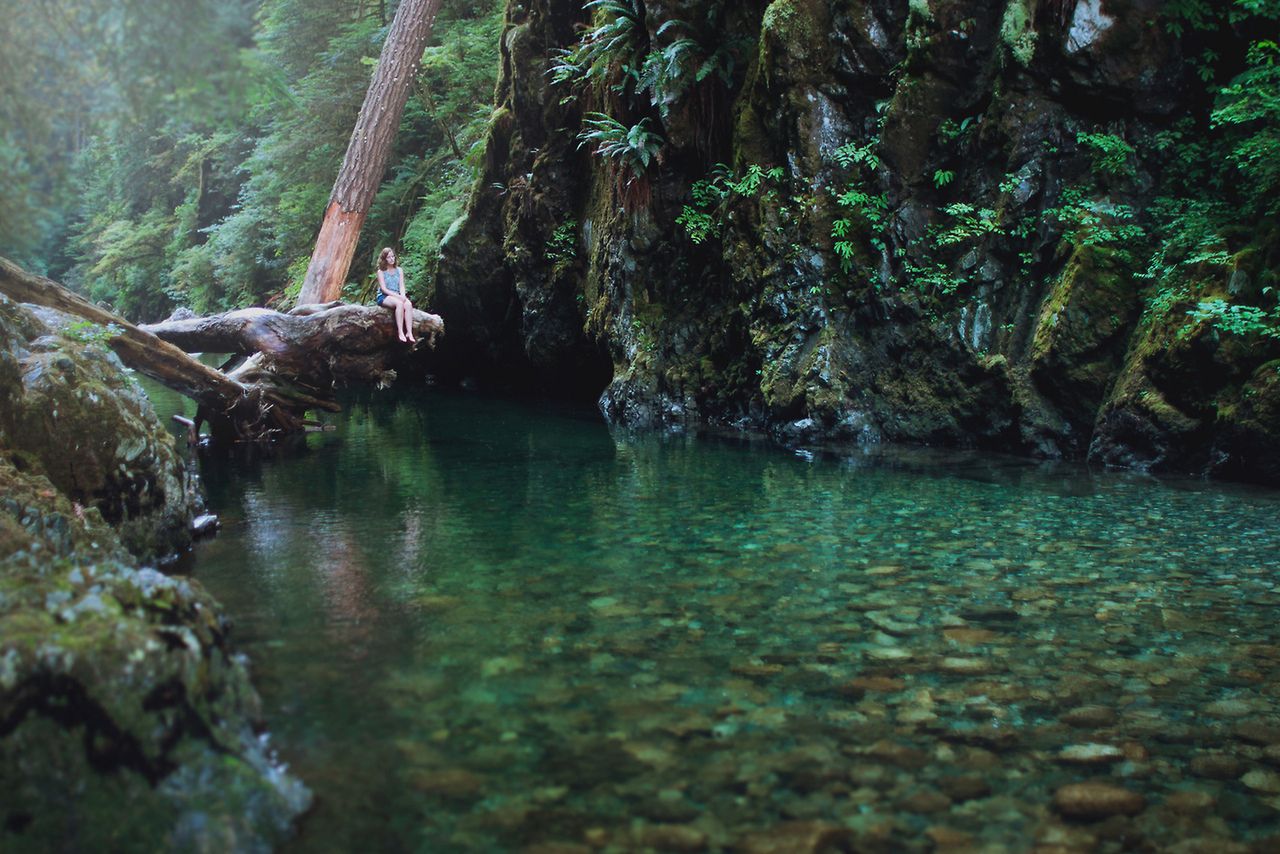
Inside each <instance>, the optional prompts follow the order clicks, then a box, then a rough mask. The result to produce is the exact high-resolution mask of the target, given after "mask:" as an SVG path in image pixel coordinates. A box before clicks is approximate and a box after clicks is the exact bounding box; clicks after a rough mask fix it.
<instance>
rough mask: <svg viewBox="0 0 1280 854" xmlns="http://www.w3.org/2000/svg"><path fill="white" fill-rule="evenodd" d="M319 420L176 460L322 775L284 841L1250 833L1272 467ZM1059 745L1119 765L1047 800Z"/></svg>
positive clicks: (917, 843) (216, 579)
mask: <svg viewBox="0 0 1280 854" xmlns="http://www.w3.org/2000/svg"><path fill="white" fill-rule="evenodd" d="M337 425H338V429H337V430H336V432H333V433H326V434H317V435H313V436H309V437H308V438H307V440H306V443H305V449H304V450H302V451H301V452H298V453H294V454H286V455H279V456H278V458H276V459H267V460H258V461H255V462H243V461H241V462H213V461H207V462H206V463H205V466H204V476H205V483H206V486H207V490H208V498H209V504H210V508H211V510H213V511H214V512H217V513H218V514H220V515H221V518H222V522H223V530H222V532H221V533H220V534H219V535H218V537H217V538H216V539H214V540H212V541H210V542H207V543H205V544H203V545H201V546H200V547H199V549H198V551H197V554H196V560H195V564H194V574H195V576H196V577H197V578H199V579H200V580H201V581H202V582H203V583H204V584H205V585H206V586H207V587H208V588H209V589H210V590H211V591H212V592H213V593H214V594H215V595H216V596H217V597H218V598H219V599H220V600H221V601H222V602H223V604H224V605H225V606H226V608H227V610H228V612H229V613H230V614H231V615H232V617H233V618H234V620H235V623H236V628H235V634H234V640H235V642H236V643H237V645H238V647H239V648H240V649H241V650H243V651H244V652H246V653H247V654H248V656H249V658H250V659H251V661H252V663H253V670H254V675H255V680H256V684H257V686H258V689H259V690H260V692H261V694H262V697H263V700H264V704H265V717H266V720H267V723H268V725H269V728H270V730H271V732H272V733H273V736H272V738H273V742H274V744H275V745H276V747H277V749H278V750H279V752H280V754H281V755H282V756H283V758H284V759H285V760H286V761H287V762H288V763H289V764H290V765H291V767H292V769H293V771H295V772H296V773H297V774H298V775H300V776H301V777H302V778H303V779H304V780H306V782H307V783H308V784H309V785H310V786H311V787H312V788H313V789H314V791H315V793H316V795H317V806H316V808H315V810H314V812H313V813H312V814H311V815H310V816H308V817H307V819H306V820H305V821H304V823H303V824H302V827H301V831H300V835H299V837H298V839H297V841H296V843H295V844H294V846H293V847H294V848H295V849H296V850H299V851H311V850H355V849H369V850H417V851H451V850H513V849H514V850H519V849H521V848H524V847H527V846H532V845H536V844H538V843H565V844H568V843H573V844H578V845H588V846H590V847H592V848H594V849H605V850H615V851H623V850H640V849H642V848H644V847H649V848H651V849H654V850H702V849H704V848H705V849H709V850H724V849H728V848H731V847H734V846H737V847H739V848H742V849H743V850H757V849H755V848H753V846H762V845H767V844H774V845H775V847H774V848H772V849H759V850H779V851H784V850H805V846H806V845H809V844H811V843H812V841H813V840H814V839H818V838H830V839H834V838H836V837H838V836H840V834H843V833H847V834H850V835H852V836H854V837H856V838H857V839H859V840H861V844H863V845H865V846H870V847H875V846H879V847H880V848H882V849H883V850H927V849H930V848H932V847H934V846H935V845H936V846H939V847H946V846H947V845H962V846H963V845H965V844H971V845H973V846H976V847H977V848H979V849H980V850H992V851H999V850H1009V851H1021V850H1029V849H1031V848H1032V847H1034V846H1035V845H1037V844H1040V845H1045V846H1052V845H1062V846H1066V848H1067V849H1071V850H1076V849H1079V850H1089V849H1091V848H1097V849H1099V850H1109V849H1116V850H1119V849H1120V848H1122V847H1126V846H1134V845H1136V846H1138V847H1141V846H1143V845H1145V846H1147V847H1150V848H1156V849H1164V848H1167V847H1170V846H1172V845H1174V844H1176V843H1181V842H1183V841H1185V840H1188V839H1198V838H1204V839H1205V840H1207V842H1206V844H1208V845H1210V846H1218V847H1215V848H1213V850H1228V849H1226V848H1222V847H1221V846H1223V845H1225V844H1226V841H1228V840H1234V841H1236V842H1246V841H1247V842H1251V843H1255V844H1261V843H1258V840H1261V839H1263V838H1266V837H1268V836H1269V835H1271V834H1275V833H1277V832H1280V812H1278V810H1280V767H1277V765H1278V764H1280V747H1277V746H1275V745H1276V744H1280V713H1278V710H1277V697H1278V696H1280V669H1278V667H1280V642H1278V641H1277V637H1276V614H1277V606H1280V589H1277V582H1278V581H1280V578H1278V576H1277V570H1278V569H1280V562H1278V560H1280V558H1278V555H1280V526H1278V525H1277V523H1276V521H1277V511H1278V510H1280V500H1277V497H1278V496H1277V493H1275V492H1271V491H1264V490H1252V489H1242V488H1232V487H1226V486H1208V485H1203V484H1171V483H1167V482H1164V483H1162V482H1157V481H1153V480H1151V479H1147V478H1141V477H1136V476H1121V475H1103V474H1096V473H1090V472H1088V471H1086V470H1085V469H1083V468H1080V467H1071V466H1048V465H1039V464H1033V463H1027V462H1022V461H1016V460H1009V459H1000V458H994V457H984V456H981V455H974V454H948V453H934V452H921V451H901V450H897V451H895V450H890V449H882V450H875V451H867V452H850V453H849V454H848V455H847V456H845V457H841V456H840V455H805V454H795V453H789V452H785V451H781V450H778V449H775V448H770V447H766V446H759V445H753V444H748V443H735V442H726V441H698V440H693V439H684V438H671V437H659V436H653V435H639V436H633V435H627V434H621V433H611V432H610V431H609V430H608V429H606V428H605V427H604V426H603V425H602V424H600V423H599V421H598V420H597V419H596V417H595V414H594V413H591V412H588V413H577V412H565V411H556V410H551V409H547V408H539V407H531V406H526V405H520V404H514V403H506V402H500V401H494V400H488V399H481V398H475V397H467V396H460V395H457V394H453V393H444V392H433V391H429V390H421V391H414V390H400V391H397V392H393V393H390V392H389V393H380V394H376V395H365V396H361V397H357V398H354V399H352V400H350V401H348V407H347V409H346V411H345V413H344V414H343V415H342V416H341V417H339V418H338V419H337ZM1087 781H1095V782H1104V783H1107V784H1110V785H1112V786H1115V787H1119V788H1122V789H1125V790H1128V791H1129V792H1131V793H1137V794H1138V795H1140V796H1141V799H1140V800H1135V799H1133V798H1132V797H1131V796H1126V795H1124V793H1119V794H1117V793H1115V792H1113V791H1111V790H1093V791H1086V792H1084V793H1083V794H1081V793H1080V791H1079V790H1075V796H1076V797H1077V800H1079V799H1080V798H1083V799H1084V800H1086V801H1087V800H1088V799H1089V798H1090V797H1094V798H1097V799H1099V800H1100V802H1101V803H1103V806H1101V807H1096V808H1087V809H1086V811H1088V810H1089V809H1092V810H1094V811H1095V813H1096V815H1097V817H1095V818H1073V817H1070V816H1066V815H1064V812H1067V813H1070V812H1072V811H1079V810H1080V809H1082V808H1081V807H1080V805H1079V803H1076V804H1075V805H1074V806H1073V805H1072V804H1070V803H1067V801H1068V800H1069V798H1068V796H1067V795H1058V797H1059V798H1060V799H1063V800H1061V801H1060V802H1059V804H1058V805H1056V806H1055V804H1054V797H1055V793H1057V792H1059V790H1060V789H1061V788H1062V787H1064V786H1067V785H1068V784H1072V783H1079V782H1087ZM1069 791H1070V790H1069ZM1108 798H1110V799H1111V800H1110V801H1108ZM1108 814H1113V815H1111V817H1107V815H1108ZM778 846H781V847H778ZM548 850H550V849H548ZM563 850H566V851H567V850H577V849H573V848H564V849H563ZM583 850H585V849H583ZM1064 850H1065V849H1064Z"/></svg>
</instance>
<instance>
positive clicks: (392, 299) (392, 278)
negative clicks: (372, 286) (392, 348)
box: [377, 246, 418, 342]
mask: <svg viewBox="0 0 1280 854" xmlns="http://www.w3.org/2000/svg"><path fill="white" fill-rule="evenodd" d="M377 299H378V305H389V306H391V307H392V308H394V309H395V310H396V332H397V333H398V334H399V335H400V340H401V341H409V342H416V341H417V340H418V339H417V338H414V337H413V303H411V302H410V301H409V296H408V289H407V288H405V285H404V270H402V269H401V268H400V267H398V266H397V265H396V253H395V250H394V249H392V248H391V247H390V246H388V247H387V248H386V249H383V250H382V251H381V252H379V253H378V298H377Z"/></svg>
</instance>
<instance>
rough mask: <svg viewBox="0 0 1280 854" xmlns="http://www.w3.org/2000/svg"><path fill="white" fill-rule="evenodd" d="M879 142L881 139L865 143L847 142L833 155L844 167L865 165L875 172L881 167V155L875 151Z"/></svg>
mask: <svg viewBox="0 0 1280 854" xmlns="http://www.w3.org/2000/svg"><path fill="white" fill-rule="evenodd" d="M879 144H880V141H879V140H872V141H870V142H864V143H857V142H847V143H845V144H844V145H842V146H840V147H839V148H837V149H836V150H835V151H834V152H832V156H833V157H834V158H835V161H836V162H837V163H839V164H840V167H841V168H842V169H850V168H853V167H854V166H865V167H866V168H868V169H870V170H871V171H873V172H874V171H875V170H877V169H879V168H880V156H879V155H878V154H876V152H875V150H876V148H877V146H879Z"/></svg>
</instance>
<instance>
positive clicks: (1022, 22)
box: [1000, 0, 1039, 68]
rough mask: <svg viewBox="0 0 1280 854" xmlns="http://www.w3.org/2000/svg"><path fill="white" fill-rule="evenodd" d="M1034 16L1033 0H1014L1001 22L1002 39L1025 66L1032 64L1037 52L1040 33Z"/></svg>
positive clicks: (1014, 56) (1006, 8) (1010, 51)
mask: <svg viewBox="0 0 1280 854" xmlns="http://www.w3.org/2000/svg"><path fill="white" fill-rule="evenodd" d="M1034 18H1035V15H1034V7H1033V0H1013V2H1011V3H1010V4H1009V5H1008V6H1007V7H1005V10H1004V19H1003V20H1002V21H1001V22H1000V40H1001V41H1002V42H1003V43H1004V45H1005V47H1007V48H1008V49H1009V53H1010V55H1012V56H1013V58H1014V59H1015V60H1017V62H1018V64H1019V65H1021V66H1022V67H1024V68H1029V67H1030V66H1031V60H1032V59H1034V58H1035V54H1036V39H1037V37H1038V36H1039V34H1038V33H1037V32H1036V30H1035V22H1034Z"/></svg>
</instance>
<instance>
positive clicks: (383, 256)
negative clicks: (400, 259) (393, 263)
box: [378, 246, 395, 270]
mask: <svg viewBox="0 0 1280 854" xmlns="http://www.w3.org/2000/svg"><path fill="white" fill-rule="evenodd" d="M394 251H395V250H394V249H392V248H391V247H390V246H388V247H387V248H386V249H383V250H382V251H381V252H379V253H378V269H379V270H385V269H387V267H389V266H390V265H389V264H388V263H387V256H388V255H390V254H391V253H392V252H394Z"/></svg>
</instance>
